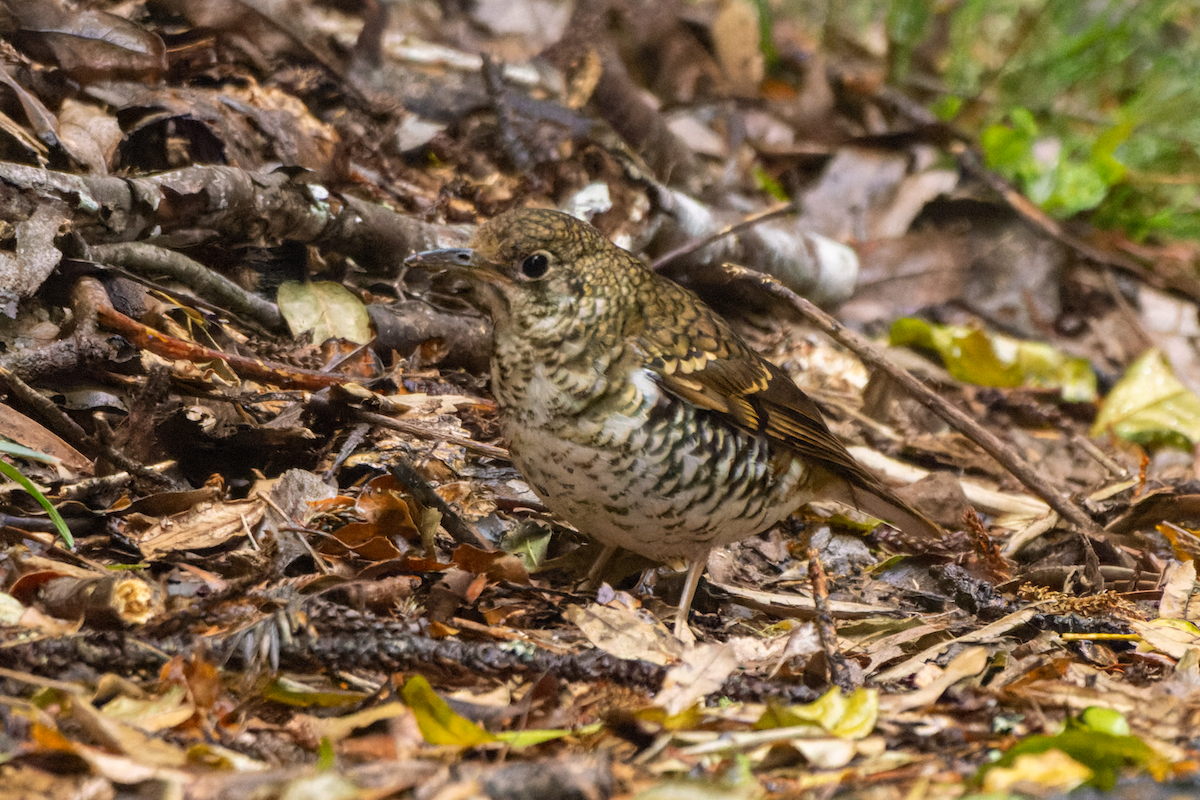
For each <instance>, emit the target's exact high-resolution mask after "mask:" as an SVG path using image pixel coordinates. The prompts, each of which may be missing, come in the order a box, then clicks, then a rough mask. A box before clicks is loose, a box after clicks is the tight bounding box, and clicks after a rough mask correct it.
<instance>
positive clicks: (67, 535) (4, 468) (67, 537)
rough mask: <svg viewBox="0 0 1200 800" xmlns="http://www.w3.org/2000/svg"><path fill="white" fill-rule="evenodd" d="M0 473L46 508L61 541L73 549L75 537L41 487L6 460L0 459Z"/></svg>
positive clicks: (69, 548)
mask: <svg viewBox="0 0 1200 800" xmlns="http://www.w3.org/2000/svg"><path fill="white" fill-rule="evenodd" d="M0 475H4V476H5V477H6V478H8V479H9V480H11V481H12V482H14V483H16V484H17V485H18V486H20V487H21V488H22V489H24V490H25V491H27V492H29V494H31V495H33V499H34V500H37V501H38V505H40V506H41V507H42V508H44V509H46V513H47V514H49V515H50V520H51V522H53V523H54V527H55V528H56V529H57V530H58V535H59V536H61V537H62V540H63V542H65V543H66V545H67V549H68V550H74V549H75V537H74V536H72V535H71V529H70V528H68V527H67V523H66V522H65V521H64V520H63V518H62V514H59V513H58V509H56V508H55V507H54V506H53V505H51V503H50V501H49V500H48V499H47V498H46V495H44V494H42V491H41V489H38V488H37V487H36V486H34V485H33V481H31V480H29V478H26V477H25V476H24V475H22V474H21V472H20V470H18V469H17V468H16V467H14V466H13V465H12V464H9V463H8V462H7V461H0Z"/></svg>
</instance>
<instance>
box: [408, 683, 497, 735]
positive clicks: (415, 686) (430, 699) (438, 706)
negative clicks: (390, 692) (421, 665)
mask: <svg viewBox="0 0 1200 800" xmlns="http://www.w3.org/2000/svg"><path fill="white" fill-rule="evenodd" d="M400 695H401V696H402V697H403V698H404V702H405V703H406V704H407V705H408V707H409V708H411V709H412V710H413V714H415V715H416V717H417V727H418V728H420V729H421V735H422V736H424V737H425V741H427V742H429V743H430V744H446V745H456V746H458V747H474V746H475V745H477V744H486V743H488V742H494V741H496V737H495V736H493V735H492V734H490V733H488V732H487V731H485V730H484V729H483V728H481V727H479V726H478V725H476V724H475V723H474V722H471V720H469V719H467V718H466V717H461V716H459V715H458V714H456V713H454V709H452V708H450V706H449V705H447V703H446V701H445V700H443V699H442V698H441V697H439V696H438V693H437V692H435V691H434V690H433V687H432V686H430V685H429V681H427V680H425V678H424V677H422V676H420V675H414V676H413V677H411V678H409V679H408V683H406V684H404V688H403V689H401V690H400Z"/></svg>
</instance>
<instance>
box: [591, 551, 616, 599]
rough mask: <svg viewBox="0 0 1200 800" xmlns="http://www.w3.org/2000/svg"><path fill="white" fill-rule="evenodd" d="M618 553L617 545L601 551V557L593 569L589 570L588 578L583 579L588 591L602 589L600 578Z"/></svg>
mask: <svg viewBox="0 0 1200 800" xmlns="http://www.w3.org/2000/svg"><path fill="white" fill-rule="evenodd" d="M616 552H617V546H616V545H615V544H606V545H604V550H603V551H601V553H600V557H599V558H597V559H596V563H594V564H592V568H591V569H589V570H588V573H587V577H586V578H584V579H583V584H584V586H585V587H587V588H588V589H597V588H599V587H600V576H601V575H603V574H604V568H605V567H607V566H608V562H610V561H612V557H613V554H614V553H616Z"/></svg>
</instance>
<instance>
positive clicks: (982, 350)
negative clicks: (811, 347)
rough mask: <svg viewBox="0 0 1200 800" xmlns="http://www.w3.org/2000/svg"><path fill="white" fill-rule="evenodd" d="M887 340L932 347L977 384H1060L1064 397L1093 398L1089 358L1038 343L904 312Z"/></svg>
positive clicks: (955, 371) (1043, 386)
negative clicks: (935, 321)
mask: <svg viewBox="0 0 1200 800" xmlns="http://www.w3.org/2000/svg"><path fill="white" fill-rule="evenodd" d="M891 343H892V344H893V345H895V346H897V347H905V346H908V347H919V348H923V349H926V350H933V351H934V352H936V353H937V354H938V355H939V356H941V358H942V363H944V364H945V365H946V369H947V370H948V371H949V372H950V374H951V375H953V376H954V377H955V378H958V379H959V380H961V381H965V382H967V383H973V384H976V385H978V386H998V387H1002V388H1015V387H1018V386H1025V387H1030V388H1038V389H1058V390H1059V393H1060V395H1061V396H1062V398H1063V400H1066V401H1068V402H1090V401H1091V400H1094V399H1095V398H1096V374H1095V372H1093V371H1092V367H1091V365H1090V364H1088V362H1087V360H1086V359H1082V358H1072V357H1069V356H1065V355H1063V354H1062V353H1060V352H1059V351H1057V350H1055V349H1054V348H1053V347H1051V346H1050V345H1048V344H1044V343H1042V342H1030V341H1023V340H1020V339H1013V338H1011V337H1008V336H1001V335H999V334H992V333H987V332H985V331H982V330H980V329H978V328H967V327H963V326H958V325H933V324H931V323H929V322H926V321H925V320H921V319H916V318H913V317H905V318H902V319H898V320H896V322H895V323H894V324H893V325H892V330H891Z"/></svg>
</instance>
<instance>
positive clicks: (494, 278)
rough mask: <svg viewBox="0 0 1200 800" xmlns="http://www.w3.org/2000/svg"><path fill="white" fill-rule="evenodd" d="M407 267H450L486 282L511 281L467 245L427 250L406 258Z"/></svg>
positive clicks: (503, 282) (499, 282) (501, 282)
mask: <svg viewBox="0 0 1200 800" xmlns="http://www.w3.org/2000/svg"><path fill="white" fill-rule="evenodd" d="M404 265H405V266H406V267H417V268H418V269H448V270H453V271H463V272H466V273H468V274H469V275H471V277H473V278H476V279H478V280H481V281H484V282H486V283H492V284H505V283H511V282H512V281H510V280H509V279H508V278H506V277H505V276H504V275H503V274H502V273H501V272H500V270H499V269H498V268H497V266H496V265H495V264H493V263H491V262H490V261H486V260H484V259H483V258H480V256H479V253H477V252H476V251H474V250H471V249H470V248H466V247H448V248H446V249H444V250H426V251H425V252H423V253H414V254H413V255H411V256H409V257H408V258H406V259H404Z"/></svg>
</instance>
